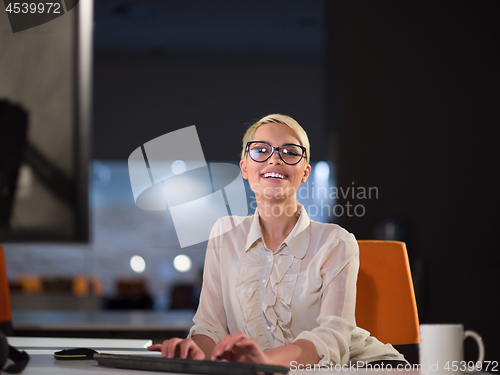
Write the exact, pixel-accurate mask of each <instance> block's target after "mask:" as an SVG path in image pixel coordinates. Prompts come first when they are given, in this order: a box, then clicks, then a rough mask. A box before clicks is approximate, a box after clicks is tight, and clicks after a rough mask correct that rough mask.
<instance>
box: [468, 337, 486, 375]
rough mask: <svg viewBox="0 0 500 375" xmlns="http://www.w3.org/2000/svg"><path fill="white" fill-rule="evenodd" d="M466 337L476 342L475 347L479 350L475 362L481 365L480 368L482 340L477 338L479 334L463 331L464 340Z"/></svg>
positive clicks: (482, 354) (482, 348)
mask: <svg viewBox="0 0 500 375" xmlns="http://www.w3.org/2000/svg"><path fill="white" fill-rule="evenodd" d="M467 337H472V338H473V339H474V340H476V343H477V346H478V348H479V358H478V359H477V362H479V363H481V365H480V366H481V367H482V363H483V361H484V343H483V339H482V337H481V336H479V334H478V333H477V332H474V331H465V332H464V340H465V339H466V338H467ZM477 362H476V363H477Z"/></svg>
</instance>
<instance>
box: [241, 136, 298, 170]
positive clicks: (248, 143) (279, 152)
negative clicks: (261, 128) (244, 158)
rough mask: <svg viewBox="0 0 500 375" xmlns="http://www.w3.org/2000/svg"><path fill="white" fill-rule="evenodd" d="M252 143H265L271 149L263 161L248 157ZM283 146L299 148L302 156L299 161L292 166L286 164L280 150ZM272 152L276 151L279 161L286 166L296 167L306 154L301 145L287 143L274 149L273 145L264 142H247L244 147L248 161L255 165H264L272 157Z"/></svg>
mask: <svg viewBox="0 0 500 375" xmlns="http://www.w3.org/2000/svg"><path fill="white" fill-rule="evenodd" d="M252 143H265V144H266V145H268V146H269V147H271V149H272V151H271V152H270V153H269V156H268V157H267V158H266V159H264V160H255V159H254V158H252V156H251V155H250V145H251V144H252ZM285 146H296V147H299V148H300V149H301V150H302V155H301V156H300V159H299V160H298V161H297V162H296V163H293V164H290V163H287V162H286V161H285V160H284V159H283V156H282V155H281V150H280V149H281V148H282V147H285ZM274 151H278V156H279V158H280V159H281V161H282V162H283V163H285V164H286V165H297V164H299V163H300V162H301V161H302V159H304V156H305V154H306V148H305V147H304V146H301V145H296V144H294V143H287V144H286V145H282V146H278V147H274V146H273V145H270V144H269V143H267V142H264V141H250V142H247V147H246V152H247V155H248V156H250V159H252V160H253V161H254V162H256V163H264V162H265V161H268V160H269V159H270V158H271V156H273V154H274Z"/></svg>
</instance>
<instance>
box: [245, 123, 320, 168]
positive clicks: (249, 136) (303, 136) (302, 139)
mask: <svg viewBox="0 0 500 375" xmlns="http://www.w3.org/2000/svg"><path fill="white" fill-rule="evenodd" d="M264 124H282V125H286V126H288V127H289V128H290V129H292V130H293V131H294V132H295V134H296V135H297V138H298V139H299V143H300V145H301V146H302V147H305V148H306V154H305V156H304V159H305V161H306V164H309V160H310V158H311V154H310V151H309V148H310V146H309V138H308V137H307V133H306V132H305V130H304V129H303V128H302V126H300V125H299V123H298V122H297V121H295V120H294V119H293V118H291V117H290V116H285V115H282V114H279V113H273V114H271V115H267V116H264V117H262V118H261V119H260V120H259V121H257V122H255V123H254V124H253V125H251V126H250V127H249V128H248V129H247V131H246V133H245V135H244V136H243V150H242V151H241V160H243V159H245V156H246V154H247V143H248V142H251V141H253V137H254V135H255V132H256V131H257V129H258V128H259V127H260V126H261V125H264Z"/></svg>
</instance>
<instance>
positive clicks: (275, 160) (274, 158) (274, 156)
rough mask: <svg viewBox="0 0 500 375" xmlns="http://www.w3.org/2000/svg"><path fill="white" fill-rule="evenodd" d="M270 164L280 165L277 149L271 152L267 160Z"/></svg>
mask: <svg viewBox="0 0 500 375" xmlns="http://www.w3.org/2000/svg"><path fill="white" fill-rule="evenodd" d="M268 161H269V162H272V163H281V158H280V154H279V151H278V149H275V150H273V153H272V155H271V157H270V158H269V159H268Z"/></svg>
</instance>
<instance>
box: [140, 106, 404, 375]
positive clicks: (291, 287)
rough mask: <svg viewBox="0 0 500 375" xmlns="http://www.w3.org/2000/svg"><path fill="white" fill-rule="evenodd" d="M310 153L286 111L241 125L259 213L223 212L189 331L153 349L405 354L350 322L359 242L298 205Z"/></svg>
mask: <svg viewBox="0 0 500 375" xmlns="http://www.w3.org/2000/svg"><path fill="white" fill-rule="evenodd" d="M309 160H310V152H309V141H308V138H307V134H306V133H305V131H304V130H303V129H302V127H301V126H300V125H299V124H298V123H297V122H296V121H295V120H294V119H292V118H290V117H288V116H284V115H280V114H273V115H268V116H265V117H263V118H262V119H260V120H259V121H257V122H256V123H255V124H253V125H252V126H251V127H250V128H249V129H248V130H247V132H246V134H245V136H244V138H243V151H242V154H241V161H240V168H241V173H242V176H243V178H245V179H247V180H248V182H249V184H250V187H251V188H252V190H253V192H254V193H255V197H256V202H257V209H256V212H255V214H254V215H253V216H249V217H246V218H239V220H237V222H238V223H239V225H237V226H236V227H234V228H233V227H232V223H233V222H234V220H235V219H234V218H229V217H226V218H222V219H220V220H219V221H218V222H217V223H216V224H215V225H214V228H213V229H212V234H211V239H210V240H209V244H208V249H207V254H206V259H205V269H204V277H203V280H204V282H203V288H202V292H201V297H200V305H199V308H198V311H197V312H196V315H195V317H194V319H193V320H194V323H195V324H194V326H193V327H192V328H191V331H190V333H189V335H188V338H186V339H180V338H174V339H170V340H166V341H164V342H163V344H159V345H153V346H151V347H150V348H149V349H150V350H158V351H161V352H162V356H166V357H180V358H194V359H211V360H217V359H228V360H232V361H238V362H258V363H266V364H277V365H282V366H286V367H290V366H291V365H292V364H294V365H308V364H310V365H313V364H317V363H322V364H329V363H334V364H347V363H349V361H351V362H358V361H363V362H371V361H374V360H382V359H385V360H404V358H403V357H402V356H401V355H400V354H399V353H398V352H397V351H396V350H395V349H394V348H393V347H392V346H391V345H383V344H382V343H380V342H379V341H377V340H376V339H375V338H373V337H370V336H369V333H368V332H367V331H364V330H362V329H360V328H357V327H356V323H355V319H354V310H355V299H356V280H357V273H358V268H359V260H358V246H357V242H356V240H355V238H354V236H353V235H352V234H350V233H348V232H347V231H345V230H344V229H342V228H341V227H339V226H338V225H335V224H324V223H318V222H314V221H311V220H310V219H309V217H308V215H307V213H306V211H305V210H304V208H303V206H302V205H300V204H299V203H298V202H297V190H298V188H299V186H300V184H301V183H304V182H306V181H307V179H308V177H309V174H310V172H311V166H310V165H309Z"/></svg>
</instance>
